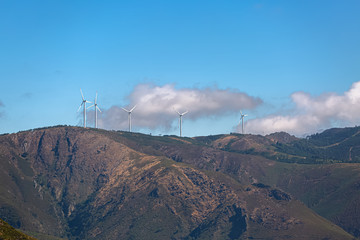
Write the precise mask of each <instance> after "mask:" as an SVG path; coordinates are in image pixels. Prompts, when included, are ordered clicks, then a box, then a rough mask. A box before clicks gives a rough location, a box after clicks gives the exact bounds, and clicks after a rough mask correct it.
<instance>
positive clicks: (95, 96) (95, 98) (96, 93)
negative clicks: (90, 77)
mask: <svg viewBox="0 0 360 240" xmlns="http://www.w3.org/2000/svg"><path fill="white" fill-rule="evenodd" d="M96 101H97V92H96V95H95V104H96Z"/></svg>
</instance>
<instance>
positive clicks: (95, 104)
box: [88, 92, 101, 128]
mask: <svg viewBox="0 0 360 240" xmlns="http://www.w3.org/2000/svg"><path fill="white" fill-rule="evenodd" d="M97 96H98V94H97V92H96V95H95V101H94V104H93V105H91V106H90V107H88V109H89V108H91V107H94V108H95V128H97V127H98V124H97V110H99V112H101V110H100V108H99V107H98V104H97Z"/></svg>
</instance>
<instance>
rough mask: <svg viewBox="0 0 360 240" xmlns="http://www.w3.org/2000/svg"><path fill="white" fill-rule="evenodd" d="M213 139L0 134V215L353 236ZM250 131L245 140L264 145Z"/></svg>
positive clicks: (161, 233)
mask: <svg viewBox="0 0 360 240" xmlns="http://www.w3.org/2000/svg"><path fill="white" fill-rule="evenodd" d="M230 137H232V136H230ZM237 137H238V138H241V136H237ZM223 138H228V136H227V135H224V136H220V137H218V138H214V139H213V140H207V139H196V138H195V139H191V138H181V139H180V138H177V137H173V136H166V137H151V136H148V135H143V134H135V133H124V132H111V131H104V130H96V129H83V128H76V127H54V128H47V129H38V130H33V131H27V132H21V133H17V134H9V135H3V136H0V164H1V168H0V169H1V171H0V179H1V183H2V184H1V185H0V193H1V194H0V214H1V215H0V216H1V217H3V218H4V219H5V220H7V221H8V222H10V223H12V224H13V225H15V226H16V227H19V228H21V229H24V230H31V231H35V232H42V233H46V234H52V235H56V236H60V237H68V238H70V239H248V238H255V239H256V238H264V237H265V236H266V237H269V238H271V237H276V239H304V238H306V239H352V238H353V237H352V236H351V235H350V234H347V233H346V232H344V231H343V230H342V229H341V228H339V227H338V226H336V225H334V224H332V223H331V222H329V221H327V220H325V219H324V218H322V217H320V216H319V215H317V214H315V213H314V212H313V211H311V210H310V209H308V208H307V207H306V206H305V205H304V204H302V203H301V202H299V201H298V200H296V198H294V197H293V196H291V195H289V194H287V193H286V192H284V191H282V190H280V189H278V188H276V184H273V186H272V187H270V186H267V185H266V184H268V183H267V182H265V180H266V178H267V177H268V175H267V173H268V171H269V170H268V169H269V168H272V167H273V166H276V165H277V163H276V162H274V161H272V160H268V159H266V158H264V157H262V156H259V155H256V154H255V155H250V154H248V153H247V154H246V153H245V152H243V153H239V152H236V151H235V150H236V149H235V150H234V151H231V146H230V145H231V144H230V145H229V143H226V146H228V149H227V150H224V148H223V147H222V145H221V144H222V143H220V142H217V146H216V147H215V145H214V141H218V140H221V139H223ZM259 139H260V138H258V137H252V140H251V141H250V140H249V141H250V142H251V144H250V145H251V146H253V144H255V143H256V144H257V145H256V146H257V147H256V148H255V149H261V150H262V151H263V150H264V151H269V152H270V151H272V149H273V148H274V146H272V145H269V144H271V140H269V139H262V140H261V139H260V140H261V141H259ZM221 141H222V140H221ZM223 141H224V142H226V141H227V140H223ZM235 142H236V139H235V140H234V139H233V140H232V143H235ZM219 144H220V145H219ZM250 145H249V146H250ZM239 146H240V145H239ZM255 152H256V151H255ZM281 164H283V163H281ZM267 181H268V182H269V183H270V182H271V181H272V180H271V179H269V180H267ZM261 182H264V183H266V184H263V183H261Z"/></svg>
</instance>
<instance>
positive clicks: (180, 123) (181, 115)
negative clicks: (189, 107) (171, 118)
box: [174, 109, 189, 137]
mask: <svg viewBox="0 0 360 240" xmlns="http://www.w3.org/2000/svg"><path fill="white" fill-rule="evenodd" d="M174 110H175V109H174ZM175 112H177V114H179V128H180V137H182V117H183V116H184V115H185V114H187V113H188V112H189V111H186V112H183V113H180V112H179V111H177V110H175Z"/></svg>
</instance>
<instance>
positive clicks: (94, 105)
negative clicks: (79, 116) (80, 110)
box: [87, 104, 95, 109]
mask: <svg viewBox="0 0 360 240" xmlns="http://www.w3.org/2000/svg"><path fill="white" fill-rule="evenodd" d="M93 106H95V104H93V105H91V106H90V107H88V108H87V109H89V108H91V107H93Z"/></svg>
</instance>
